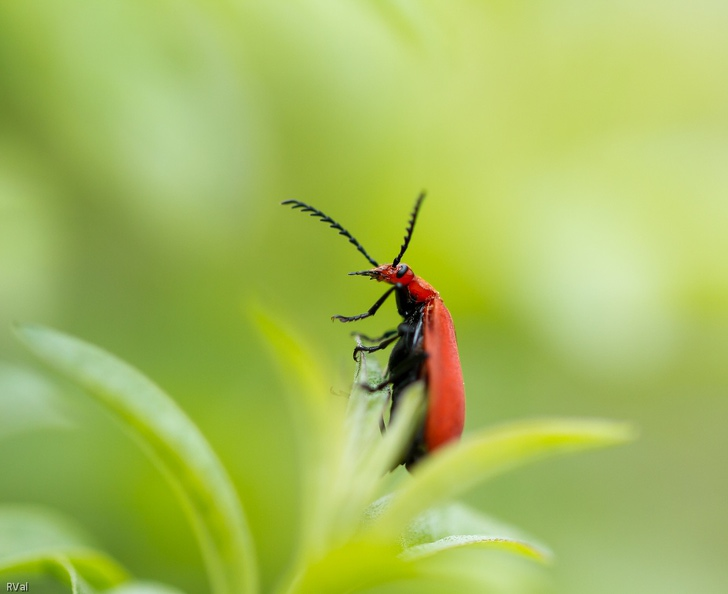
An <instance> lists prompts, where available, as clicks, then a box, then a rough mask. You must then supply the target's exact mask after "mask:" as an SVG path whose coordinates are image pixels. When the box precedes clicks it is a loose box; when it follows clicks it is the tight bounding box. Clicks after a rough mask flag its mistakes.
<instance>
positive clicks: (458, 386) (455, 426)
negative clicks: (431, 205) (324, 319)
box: [282, 193, 465, 469]
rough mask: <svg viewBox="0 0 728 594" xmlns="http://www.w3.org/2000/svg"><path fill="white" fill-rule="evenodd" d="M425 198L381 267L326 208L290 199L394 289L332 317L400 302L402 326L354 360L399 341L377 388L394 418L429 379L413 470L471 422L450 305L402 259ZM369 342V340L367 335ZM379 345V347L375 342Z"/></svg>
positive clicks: (412, 449)
mask: <svg viewBox="0 0 728 594" xmlns="http://www.w3.org/2000/svg"><path fill="white" fill-rule="evenodd" d="M424 198H425V194H424V193H422V194H420V195H419V196H418V198H417V201H416V202H415V206H414V209H413V210H412V214H411V215H410V218H409V222H408V224H407V229H406V232H405V236H404V242H403V243H402V247H401V249H400V250H399V254H397V256H396V257H395V258H394V260H393V261H392V263H391V264H382V265H379V264H378V263H377V262H376V261H375V260H374V258H372V257H371V256H370V255H369V254H368V253H367V251H366V250H365V249H364V247H363V246H362V245H361V244H360V243H359V242H358V241H357V240H356V239H355V238H354V236H353V235H352V234H351V233H349V232H348V231H347V230H346V229H344V228H343V227H342V226H341V225H340V224H339V223H337V222H336V221H335V220H334V219H332V218H331V217H329V216H328V215H326V214H324V213H323V212H321V211H320V210H317V209H315V208H313V207H312V206H309V205H308V204H304V203H303V202H299V201H298V200H286V201H284V202H282V204H288V205H290V206H291V207H292V208H294V209H300V210H301V212H308V213H310V216H312V217H316V218H319V219H321V221H322V222H324V223H328V224H329V226H330V227H331V228H333V229H336V230H337V231H338V232H339V235H343V236H344V237H346V238H347V239H348V240H349V243H351V244H352V245H353V246H354V247H355V248H356V249H357V250H359V252H361V253H362V254H363V256H364V257H365V258H366V259H367V260H368V261H369V262H370V263H371V264H372V265H373V266H374V268H372V269H370V270H360V271H358V272H350V273H349V274H350V275H357V276H367V277H369V279H370V280H377V281H381V282H385V283H388V284H390V285H392V287H391V288H390V289H388V290H387V291H386V293H384V295H382V296H381V297H380V298H379V299H378V300H377V301H376V303H374V305H372V306H371V307H370V308H369V309H368V310H367V311H366V312H364V313H363V314H359V315H356V316H340V315H336V316H332V318H331V319H332V320H339V321H340V322H356V321H358V320H363V319H364V318H368V317H370V316H373V315H374V314H375V313H376V312H377V310H379V308H380V307H381V306H382V304H383V303H384V302H385V301H386V299H387V297H389V296H390V295H391V294H392V293H394V294H395V297H396V301H397V311H398V313H399V315H400V316H402V320H403V321H402V323H401V324H399V326H398V327H397V329H396V330H390V331H389V332H386V333H385V334H383V335H382V336H381V337H379V338H376V339H366V340H367V341H368V342H371V343H372V346H363V345H361V344H360V345H357V347H356V348H355V349H354V358H355V359H356V358H357V354H358V353H359V352H367V353H371V352H374V351H379V350H381V349H384V348H386V347H387V346H389V345H391V344H392V343H396V344H395V345H394V347H393V348H392V352H391V354H390V357H389V363H388V365H387V373H386V375H385V378H384V381H383V382H382V383H381V384H380V385H378V386H374V387H373V388H371V389H372V390H373V391H374V390H380V389H383V388H385V387H386V386H388V385H391V386H392V407H391V411H390V419H391V416H392V415H394V414H396V409H397V401H398V399H399V397H400V395H401V394H402V392H403V391H404V390H405V389H406V388H407V387H408V386H409V385H410V384H412V383H414V382H416V381H417V380H420V379H423V380H424V381H425V385H426V387H427V391H426V393H427V412H426V414H425V418H424V419H423V422H422V425H421V426H420V427H419V428H418V430H417V432H416V433H415V436H414V439H413V440H412V443H411V444H410V446H409V449H408V450H407V451H406V452H405V453H404V455H403V456H402V459H401V460H400V462H399V463H398V464H397V465H399V464H404V465H405V466H406V467H407V468H408V469H410V468H411V467H412V466H413V465H414V464H415V463H416V462H417V461H418V460H419V459H421V458H422V457H424V456H426V455H427V454H429V453H431V452H433V451H434V450H436V449H437V448H439V447H441V446H443V445H445V444H446V443H448V442H450V441H452V440H455V439H458V438H459V437H460V435H461V433H462V432H463V424H464V421H465V388H464V386H463V373H462V369H461V367H460V357H459V356H458V347H457V342H456V340H455V328H454V326H453V323H452V318H451V317H450V312H449V311H448V310H447V308H446V307H445V304H444V303H443V301H442V299H441V298H440V294H439V293H438V292H437V291H436V290H435V289H434V288H433V287H432V285H430V284H429V283H427V282H425V281H424V280H423V279H422V278H420V277H418V276H416V275H415V273H414V272H413V271H412V269H411V268H410V267H409V266H408V265H407V264H402V263H401V260H402V256H404V253H405V252H406V251H407V247H408V246H409V243H410V239H412V231H413V229H414V226H415V221H416V220H417V214H418V213H419V210H420V206H421V205H422V201H423V200H424ZM362 338H364V337H362ZM375 343H376V344H375Z"/></svg>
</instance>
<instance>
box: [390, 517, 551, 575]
mask: <svg viewBox="0 0 728 594" xmlns="http://www.w3.org/2000/svg"><path fill="white" fill-rule="evenodd" d="M402 540H403V544H404V546H405V550H404V551H403V553H402V554H401V555H400V556H401V557H402V558H403V559H406V560H413V559H420V558H423V557H427V556H430V555H432V554H435V553H438V552H442V551H445V550H449V549H452V548H460V547H465V546H468V547H484V548H495V549H502V550H506V551H511V552H514V553H517V554H520V555H522V556H525V557H528V558H531V559H534V560H536V561H540V562H542V563H547V562H549V561H550V560H551V558H552V554H551V551H550V550H549V549H548V548H547V547H545V546H544V545H542V544H540V543H538V542H537V541H536V540H535V539H534V538H533V537H531V536H529V535H527V534H525V533H524V532H522V531H521V530H519V529H517V528H514V527H513V526H509V525H508V524H505V523H504V522H500V521H498V520H495V519H493V518H490V517H488V516H486V515H484V514H482V513H480V512H478V511H476V510H474V509H472V508H470V507H468V506H467V505H465V504H462V503H451V504H449V505H445V506H441V507H436V508H432V509H429V510H427V511H426V512H425V513H423V514H421V515H420V516H418V517H417V518H416V519H415V521H414V522H412V524H410V526H409V527H408V529H407V531H406V533H405V534H404V535H403V538H402Z"/></svg>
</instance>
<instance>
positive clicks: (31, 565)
mask: <svg viewBox="0 0 728 594" xmlns="http://www.w3.org/2000/svg"><path fill="white" fill-rule="evenodd" d="M34 575H35V576H43V575H50V576H53V577H55V578H56V579H57V580H58V581H60V582H62V583H64V584H67V585H68V586H69V588H70V589H71V594H94V593H95V592H97V590H95V589H93V588H92V587H91V586H90V585H89V584H88V583H87V582H86V580H84V579H83V577H82V576H81V574H80V572H78V571H77V570H76V567H75V565H74V560H72V559H70V558H68V557H67V556H65V555H58V554H56V555H54V554H42V553H38V554H35V555H28V556H25V557H18V558H16V559H12V560H7V561H6V563H4V564H3V565H2V566H0V576H3V577H2V578H0V579H3V580H4V581H6V582H8V581H17V580H18V576H22V577H23V578H27V577H30V576H34ZM31 591H32V590H31Z"/></svg>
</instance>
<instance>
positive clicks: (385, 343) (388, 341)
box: [354, 330, 399, 361]
mask: <svg viewBox="0 0 728 594" xmlns="http://www.w3.org/2000/svg"><path fill="white" fill-rule="evenodd" d="M392 332H394V336H390V337H389V338H386V339H384V340H382V342H380V343H379V344H375V345H374V346H363V345H361V344H359V345H357V346H355V347H354V361H356V360H357V359H356V354H357V353H361V352H364V353H373V352H375V351H381V350H382V349H386V348H387V347H388V346H389V345H390V344H392V343H393V342H394V341H395V340H397V339H398V338H399V334H398V333H397V331H396V330H392ZM387 334H389V332H388V333H387Z"/></svg>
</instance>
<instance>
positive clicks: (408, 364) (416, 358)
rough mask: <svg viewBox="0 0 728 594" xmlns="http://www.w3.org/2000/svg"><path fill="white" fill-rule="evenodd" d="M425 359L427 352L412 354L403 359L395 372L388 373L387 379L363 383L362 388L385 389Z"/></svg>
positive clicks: (375, 390)
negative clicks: (367, 383) (375, 382)
mask: <svg viewBox="0 0 728 594" xmlns="http://www.w3.org/2000/svg"><path fill="white" fill-rule="evenodd" d="M425 359H427V353H417V354H416V355H412V356H411V357H410V358H409V359H407V360H406V361H403V362H402V363H401V364H400V365H398V366H397V369H396V371H395V372H394V373H388V374H387V379H386V380H383V381H381V382H379V383H378V384H376V385H374V386H368V385H366V384H362V386H361V387H362V389H364V390H366V391H367V392H379V390H383V389H384V388H386V387H387V386H388V385H389V384H393V383H395V382H396V381H397V380H398V379H400V378H402V377H404V376H405V375H407V374H408V373H409V372H410V371H412V370H413V369H414V368H415V367H418V366H419V365H422V362H423V361H424V360H425Z"/></svg>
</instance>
